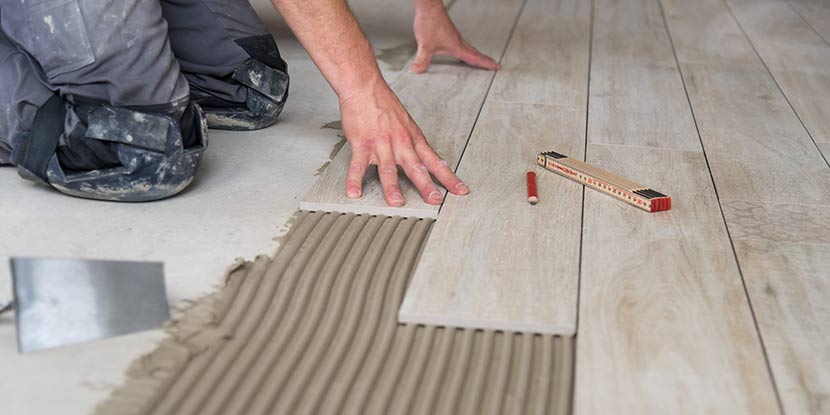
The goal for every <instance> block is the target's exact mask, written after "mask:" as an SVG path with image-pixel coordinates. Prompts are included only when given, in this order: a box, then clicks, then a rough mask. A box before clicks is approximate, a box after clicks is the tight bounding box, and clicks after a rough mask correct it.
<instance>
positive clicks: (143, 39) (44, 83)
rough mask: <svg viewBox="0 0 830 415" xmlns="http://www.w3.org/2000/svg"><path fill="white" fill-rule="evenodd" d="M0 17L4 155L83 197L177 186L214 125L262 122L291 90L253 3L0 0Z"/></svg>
mask: <svg viewBox="0 0 830 415" xmlns="http://www.w3.org/2000/svg"><path fill="white" fill-rule="evenodd" d="M0 27H1V28H2V33H0V164H8V163H11V164H15V165H17V166H18V170H19V171H20V172H21V176H23V177H25V178H28V179H32V180H38V181H43V182H46V183H48V184H50V185H51V186H52V187H55V188H56V189H58V190H60V191H63V192H65V193H69V194H72V195H76V196H81V197H89V198H95V199H106V200H125V201H143V200H155V199H159V198H163V197H168V196H171V195H173V194H176V193H178V192H179V191H181V190H183V189H184V188H185V187H186V186H187V185H188V184H189V183H190V182H191V181H192V180H193V177H194V175H195V173H196V170H197V168H198V165H199V160H200V158H201V154H202V152H203V151H204V150H205V148H206V147H207V132H206V128H205V125H206V124H210V125H211V127H216V128H230V129H255V128H262V127H265V126H268V125H271V124H273V123H274V122H275V121H276V118H277V117H278V115H279V113H280V112H281V110H282V107H283V105H284V102H285V99H286V97H287V92H288V75H287V68H286V64H285V62H284V61H283V60H282V58H281V57H280V55H279V51H278V49H277V46H276V44H275V43H274V40H273V38H272V37H271V35H270V34H269V33H268V32H267V30H266V29H265V27H264V26H263V25H262V23H261V22H260V21H259V19H258V18H257V16H256V14H255V12H254V11H253V9H252V8H251V7H250V4H248V3H247V1H245V0H225V1H211V0H166V1H161V2H156V1H141V0H112V1H101V0H0ZM55 96H58V97H60V99H61V100H62V101H61V102H62V105H55V101H54V100H52V101H50V99H51V98H53V97H55ZM47 101H50V102H52V105H48V106H45V105H46V104H47ZM46 108H48V109H49V110H48V113H47V111H46ZM36 117H37V118H38V120H41V121H43V120H46V121H47V122H41V123H40V124H39V123H36V122H35V118H36ZM55 117H60V119H61V122H60V123H58V124H61V123H62V125H63V126H62V128H59V129H58V130H57V131H56V133H55V137H54V140H52V138H50V137H51V136H50V135H49V134H48V133H45V132H44V130H47V129H48V128H44V127H42V125H46V124H49V122H48V121H49V120H51V121H52V124H54V121H55ZM38 126H40V127H38ZM44 136H45V137H46V138H43V137H44ZM52 141H54V142H52ZM44 152H47V153H48V154H46V156H44V154H40V153H44ZM33 160H34V161H33Z"/></svg>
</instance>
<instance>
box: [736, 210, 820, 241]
mask: <svg viewBox="0 0 830 415" xmlns="http://www.w3.org/2000/svg"><path fill="white" fill-rule="evenodd" d="M721 204H722V206H723V213H724V215H725V217H726V222H727V223H728V224H729V233H730V235H731V236H732V239H733V240H756V241H768V242H789V243H807V244H826V245H830V206H827V205H794V204H776V205H766V204H763V203H758V202H748V201H743V200H725V201H721Z"/></svg>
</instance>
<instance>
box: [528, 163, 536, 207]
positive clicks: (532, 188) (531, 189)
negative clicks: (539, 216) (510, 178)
mask: <svg viewBox="0 0 830 415" xmlns="http://www.w3.org/2000/svg"><path fill="white" fill-rule="evenodd" d="M527 201H528V203H530V204H531V205H535V204H537V203H539V192H538V190H537V189H536V173H534V172H532V171H529V172H527Z"/></svg>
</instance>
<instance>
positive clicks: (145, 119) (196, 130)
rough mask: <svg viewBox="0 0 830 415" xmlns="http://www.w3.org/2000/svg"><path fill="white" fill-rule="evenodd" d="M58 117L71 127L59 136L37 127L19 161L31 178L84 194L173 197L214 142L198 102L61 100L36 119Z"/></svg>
mask: <svg viewBox="0 0 830 415" xmlns="http://www.w3.org/2000/svg"><path fill="white" fill-rule="evenodd" d="M56 97H57V96H56ZM53 99H54V98H53ZM50 118H52V119H54V120H57V123H61V124H62V125H63V126H64V127H65V130H64V131H63V132H57V134H59V137H57V138H56V137H55V136H54V134H55V131H51V132H50V131H43V130H42V128H41V129H40V130H39V129H38V127H37V126H35V127H33V129H32V131H31V132H30V133H29V136H28V137H24V139H23V140H21V145H20V146H18V147H16V148H15V149H14V150H13V153H12V160H13V162H14V163H15V164H17V166H18V171H19V172H20V173H21V176H23V177H24V178H27V179H30V180H34V181H39V182H43V183H46V184H48V185H50V186H52V187H54V188H55V189H57V190H59V191H61V192H63V193H66V194H69V195H73V196H78V197H83V198H89V199H98V200H112V201H128V202H140V201H150V200H158V199H163V198H166V197H170V196H173V195H175V194H177V193H179V192H181V191H182V190H184V189H185V188H186V187H187V186H188V185H189V184H190V183H191V182H192V181H193V178H194V176H195V174H196V171H197V169H198V166H199V162H200V159H201V155H202V153H203V152H204V150H205V148H206V147H207V129H206V125H205V122H204V118H203V116H202V113H201V110H200V108H199V107H198V105H197V104H195V103H193V102H192V101H190V100H183V101H181V102H178V103H176V104H173V105H171V106H169V107H168V108H166V109H164V110H161V111H159V110H157V111H152V112H151V111H137V110H130V109H125V108H119V107H113V106H109V105H100V104H77V105H73V106H69V105H67V104H66V103H64V102H63V101H61V102H60V106H58V107H56V106H54V105H53V106H50V105H49V104H48V103H47V105H45V106H44V107H42V108H41V109H39V110H38V114H37V116H36V120H35V122H36V123H38V122H39V123H41V124H40V125H48V124H49V120H50Z"/></svg>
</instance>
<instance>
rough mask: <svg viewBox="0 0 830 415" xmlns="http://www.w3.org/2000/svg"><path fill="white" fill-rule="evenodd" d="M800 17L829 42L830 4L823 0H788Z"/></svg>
mask: <svg viewBox="0 0 830 415" xmlns="http://www.w3.org/2000/svg"><path fill="white" fill-rule="evenodd" d="M788 1H789V3H790V5H791V6H792V7H793V8H795V9H796V10H797V11H798V13H799V14H800V15H801V17H803V18H804V20H806V21H807V23H809V24H810V26H811V27H812V28H813V29H814V30H815V31H816V32H818V34H819V35H821V37H822V38H824V40H826V41H828V42H830V4H828V3H827V1H825V0H788Z"/></svg>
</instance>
